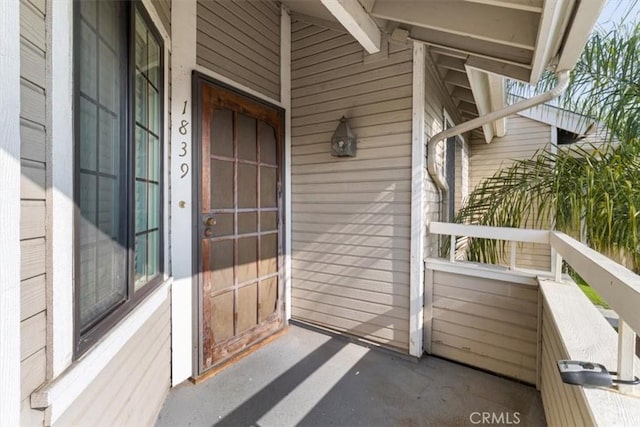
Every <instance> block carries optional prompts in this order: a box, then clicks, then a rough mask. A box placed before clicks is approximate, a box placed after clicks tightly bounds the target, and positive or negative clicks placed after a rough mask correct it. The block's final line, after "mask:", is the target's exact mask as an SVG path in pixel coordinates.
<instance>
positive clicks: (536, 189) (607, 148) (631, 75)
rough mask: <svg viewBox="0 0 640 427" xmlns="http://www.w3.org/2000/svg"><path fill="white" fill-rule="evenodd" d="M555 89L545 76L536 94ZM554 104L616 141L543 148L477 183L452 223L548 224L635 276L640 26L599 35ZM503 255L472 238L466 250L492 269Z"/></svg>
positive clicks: (498, 247)
mask: <svg viewBox="0 0 640 427" xmlns="http://www.w3.org/2000/svg"><path fill="white" fill-rule="evenodd" d="M553 84H554V77H553V76H552V75H549V76H546V77H545V78H543V80H542V81H541V83H539V85H538V87H537V90H544V89H545V88H547V87H549V86H551V85H553ZM520 90H522V89H520ZM559 104H560V105H561V106H562V107H564V108H566V109H569V110H571V111H576V112H579V113H581V114H583V115H585V116H587V117H589V118H591V119H592V120H595V121H596V122H599V123H602V124H603V125H604V126H606V128H607V129H608V130H609V131H610V132H609V135H608V137H609V138H611V139H612V140H614V139H615V140H616V141H617V142H618V143H617V144H604V145H599V146H581V147H579V146H569V147H568V148H564V147H563V149H558V150H557V151H552V150H551V149H546V150H542V151H539V152H538V153H536V155H534V156H533V157H532V158H531V159H526V160H519V161H516V162H515V163H514V164H513V165H512V166H510V167H508V168H506V169H503V170H500V171H498V172H496V173H495V175H493V176H492V177H490V178H488V179H486V180H484V181H483V182H481V183H480V184H479V185H478V186H477V187H476V188H475V189H474V191H473V192H472V193H471V194H470V195H469V197H468V199H467V201H466V203H465V205H464V206H463V208H462V209H461V210H460V211H459V212H458V215H457V216H456V221H457V222H464V223H472V224H479V225H492V226H508V227H524V226H525V225H530V226H534V227H539V228H547V227H548V225H549V224H550V223H552V224H553V225H554V227H555V228H556V229H558V230H561V231H564V232H566V233H568V234H571V235H573V236H575V237H576V238H580V237H582V238H583V240H586V242H585V243H587V244H588V245H589V246H591V247H593V248H594V249H596V250H598V251H601V252H603V253H606V254H608V255H609V256H612V257H614V258H617V260H618V261H621V262H623V263H626V264H627V265H629V266H630V267H632V269H633V270H635V271H636V272H637V273H640V236H639V235H640V218H639V215H640V24H636V25H634V26H631V27H630V26H624V25H622V26H620V27H618V28H616V29H614V30H612V31H610V32H606V33H605V32H602V31H598V30H596V31H595V32H594V33H593V34H592V36H591V38H590V39H589V41H588V43H587V45H586V47H585V49H584V52H583V53H582V56H581V58H580V60H579V62H578V64H577V66H576V68H575V69H574V71H573V73H572V80H571V84H570V87H569V89H568V90H567V92H566V93H565V95H564V96H563V97H562V98H561V99H560V100H559ZM503 255H504V242H495V241H491V240H483V239H476V240H474V241H472V242H471V243H470V245H469V248H468V256H469V258H470V259H473V260H478V261H483V262H492V263H495V262H497V261H498V260H500V259H501V258H502V257H503Z"/></svg>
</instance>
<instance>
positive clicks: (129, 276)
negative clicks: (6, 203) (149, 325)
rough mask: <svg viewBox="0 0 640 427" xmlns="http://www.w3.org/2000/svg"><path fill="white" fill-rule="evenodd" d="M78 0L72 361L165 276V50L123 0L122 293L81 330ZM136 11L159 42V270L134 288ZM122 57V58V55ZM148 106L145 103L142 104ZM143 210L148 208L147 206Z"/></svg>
mask: <svg viewBox="0 0 640 427" xmlns="http://www.w3.org/2000/svg"><path fill="white" fill-rule="evenodd" d="M80 1H81V0H74V2H73V6H74V7H73V19H72V27H73V39H72V49H73V50H72V52H73V53H72V55H73V58H74V60H73V66H72V73H73V87H72V96H73V178H72V179H73V204H74V208H73V231H74V236H73V263H74V266H73V287H74V292H73V334H74V342H73V344H74V345H73V359H74V360H77V359H78V358H80V357H81V356H82V355H83V354H85V353H86V352H87V351H88V350H89V349H91V348H92V347H93V346H94V345H95V344H96V343H97V342H98V341H99V340H100V339H101V338H102V337H104V336H105V335H106V334H107V333H108V332H109V331H110V330H112V329H113V328H114V327H115V326H116V325H117V324H118V323H119V322H120V321H121V320H122V319H123V318H124V317H125V316H126V315H127V314H128V313H130V312H131V311H132V310H133V309H134V308H136V307H137V306H138V305H139V304H140V303H141V302H142V301H144V300H145V298H146V297H147V296H148V295H149V294H150V293H152V292H153V291H154V290H155V289H157V288H158V287H159V286H160V285H161V284H162V283H164V282H165V280H166V272H165V231H166V230H165V223H164V211H165V209H164V208H165V197H164V185H165V179H164V178H165V177H164V173H165V170H164V168H165V144H164V142H165V141H164V139H165V108H167V106H166V105H165V104H166V103H165V87H164V85H165V81H166V80H165V79H166V78H167V76H165V60H166V58H165V51H164V48H165V47H164V38H163V37H162V34H161V33H160V31H159V29H158V28H157V24H156V23H155V22H154V20H153V19H152V17H151V16H150V14H149V12H148V11H147V9H146V7H145V5H144V3H143V2H142V1H141V0H128V1H126V2H123V3H125V5H123V8H124V13H125V19H124V21H125V22H124V23H123V24H122V25H123V26H124V29H121V30H122V31H123V33H124V34H123V36H124V39H125V40H124V42H123V44H124V46H123V47H124V48H125V54H124V55H123V57H122V59H125V61H124V64H123V65H122V66H121V68H120V70H119V72H120V73H121V75H122V76H123V77H125V76H126V81H125V82H124V84H123V86H124V87H123V89H122V92H123V93H122V96H123V99H124V101H123V104H124V105H123V106H121V114H122V117H123V120H124V131H123V132H122V133H123V135H124V138H125V139H126V151H125V154H124V155H123V158H124V161H125V167H124V170H125V173H124V178H123V179H124V180H125V183H126V190H127V192H126V199H125V200H126V203H125V208H126V213H125V214H123V215H122V217H121V218H122V220H123V221H125V222H126V224H125V225H124V227H125V228H126V233H125V241H126V244H127V247H126V257H125V258H126V260H127V266H126V284H127V287H126V294H127V295H126V297H125V298H124V300H123V301H121V302H119V303H115V304H114V305H113V306H112V307H111V308H110V309H108V310H106V311H105V313H103V314H102V315H101V317H100V318H99V319H98V320H96V321H95V323H94V324H93V325H92V326H90V327H89V328H88V329H87V330H86V331H85V332H84V333H82V328H81V322H80V299H79V296H80V295H79V293H78V292H76V289H77V288H76V287H77V286H78V285H79V280H78V279H79V277H80V252H81V251H80V233H79V227H80V217H81V213H80V207H79V203H78V197H79V194H80V193H79V191H80V178H79V176H80V164H79V159H80V143H79V138H80V122H81V121H80V108H79V105H80V84H79V79H78V78H77V77H78V76H79V73H80V61H79V60H77V56H78V52H79V51H80V47H81V46H80V45H81V41H80V36H79V34H80V32H79V28H80V8H79V7H78V4H79V3H80ZM118 1H121V0H118ZM136 12H138V13H140V16H141V17H142V19H143V21H144V23H145V25H146V27H147V29H148V31H149V32H150V33H151V34H152V35H153V37H154V38H155V41H156V42H157V43H158V48H159V66H158V68H159V78H158V88H157V89H158V101H159V103H160V105H159V109H158V114H159V117H158V119H159V135H158V138H159V146H158V150H159V153H158V156H159V172H158V186H159V206H158V209H159V212H158V215H159V217H158V247H159V258H158V274H157V275H156V277H154V278H153V279H152V280H150V281H148V282H146V283H145V284H144V285H143V286H142V287H141V288H140V289H138V290H137V291H136V290H135V271H134V270H135V263H134V257H135V237H136V232H135V182H136V176H135V154H136V153H135V150H136V141H135V128H136V125H135V110H134V107H135V84H136V78H135V75H136V66H135V19H136ZM125 57H126V58H125ZM147 108H148V106H147ZM147 213H148V210H147Z"/></svg>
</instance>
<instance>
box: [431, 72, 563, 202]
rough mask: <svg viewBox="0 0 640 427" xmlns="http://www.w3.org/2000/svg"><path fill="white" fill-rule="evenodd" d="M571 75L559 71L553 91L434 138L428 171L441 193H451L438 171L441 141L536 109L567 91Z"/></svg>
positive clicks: (448, 130)
mask: <svg viewBox="0 0 640 427" xmlns="http://www.w3.org/2000/svg"><path fill="white" fill-rule="evenodd" d="M569 73H570V70H562V71H558V72H557V73H556V76H557V78H558V82H557V83H556V85H555V87H554V88H553V89H551V90H549V91H547V92H545V93H541V94H540V95H536V96H534V97H533V98H529V99H525V100H524V101H520V102H518V103H515V104H513V105H509V106H507V107H505V108H503V109H501V110H498V111H492V112H491V113H489V114H486V115H484V116H480V117H476V118H475V119H473V120H469V121H468V122H464V123H460V124H459V125H457V126H454V127H452V128H449V129H446V130H444V131H442V132H440V133H437V134H435V135H434V136H432V137H431V139H429V142H428V143H427V170H428V171H429V175H430V176H431V178H432V179H433V182H434V183H435V184H436V186H437V187H438V188H439V189H440V191H442V192H443V193H446V192H448V191H449V185H448V184H447V179H446V177H444V175H443V174H442V170H441V169H440V170H438V169H439V168H438V162H437V158H436V145H437V144H438V143H439V142H440V141H443V140H445V139H447V138H451V137H453V136H457V135H460V134H463V133H465V132H469V131H470V130H473V129H475V128H478V127H480V126H482V125H485V124H487V123H490V122H493V121H495V120H499V119H502V118H504V117H507V116H510V115H512V114H516V113H519V112H520V111H524V110H527V109H529V108H532V107H535V106H536V105H539V104H542V103H544V102H548V101H550V100H552V99H554V98H557V97H558V96H560V95H561V94H562V93H563V92H564V91H565V90H567V87H568V86H569ZM443 199H444V197H443Z"/></svg>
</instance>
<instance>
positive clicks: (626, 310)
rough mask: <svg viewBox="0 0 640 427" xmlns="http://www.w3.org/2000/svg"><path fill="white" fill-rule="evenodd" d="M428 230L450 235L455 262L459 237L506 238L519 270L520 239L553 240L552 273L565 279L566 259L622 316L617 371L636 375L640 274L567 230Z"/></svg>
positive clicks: (439, 226) (435, 226) (436, 225)
mask: <svg viewBox="0 0 640 427" xmlns="http://www.w3.org/2000/svg"><path fill="white" fill-rule="evenodd" d="M429 232H430V233H432V234H440V235H447V236H451V242H452V243H451V250H450V254H449V255H450V256H449V261H450V262H453V263H455V262H456V260H455V244H456V243H455V242H456V239H457V237H463V236H466V237H471V238H486V239H496V240H504V241H507V242H509V243H510V244H511V254H510V261H509V265H510V269H512V270H516V259H515V258H516V250H515V248H516V245H517V244H518V243H546V244H550V245H551V251H552V257H551V265H550V268H549V272H551V273H552V274H553V277H554V279H555V281H556V282H561V281H562V261H563V260H564V261H566V262H567V264H569V265H570V266H571V267H572V268H573V269H574V270H575V271H576V272H577V273H578V274H579V275H580V276H581V277H583V278H585V280H587V281H588V282H589V285H590V286H591V287H592V288H593V289H594V290H595V291H596V292H597V293H598V294H599V295H600V296H602V298H604V300H605V301H606V302H607V303H608V304H609V306H610V307H611V308H612V309H613V310H615V312H616V313H617V314H618V316H619V317H620V322H619V327H618V349H617V372H618V375H619V378H624V379H629V378H633V376H634V366H633V363H634V360H635V357H636V356H635V346H636V332H637V331H640V276H638V275H637V274H635V273H633V272H632V271H630V270H628V269H627V268H625V267H623V266H621V265H620V264H617V263H616V262H614V261H612V260H611V259H609V258H607V257H606V256H604V255H602V254H600V253H598V252H596V251H594V250H593V249H591V248H589V247H587V246H586V245H584V244H582V243H580V242H578V241H577V240H575V239H573V238H571V237H569V236H567V235H566V234H564V233H560V232H556V231H545V230H530V229H517V228H506V227H485V226H476V225H465V224H453V223H442V222H431V223H430V224H429ZM549 272H546V273H547V274H548V273H549ZM540 273H542V274H543V273H544V272H540ZM619 389H620V390H621V391H624V392H626V393H633V391H634V390H633V387H631V386H622V385H620V386H619Z"/></svg>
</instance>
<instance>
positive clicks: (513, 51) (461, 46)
mask: <svg viewBox="0 0 640 427" xmlns="http://www.w3.org/2000/svg"><path fill="white" fill-rule="evenodd" d="M410 37H411V38H412V39H414V40H418V41H421V42H423V43H425V44H428V45H429V46H431V47H432V49H434V48H438V49H440V50H441V51H447V52H450V53H448V55H449V56H454V53H455V52H457V53H458V54H459V55H458V57H465V56H467V55H473V56H478V57H480V58H487V59H492V60H496V61H500V62H504V63H507V64H513V65H518V66H522V67H529V66H530V64H531V58H532V57H533V51H531V50H529V49H524V48H519V47H514V46H506V45H501V44H499V43H494V42H489V41H485V40H478V39H472V38H469V37H467V36H461V35H457V34H450V33H446V32H443V31H439V30H434V29H431V28H423V27H411V30H410ZM463 55H464V56H463Z"/></svg>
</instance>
